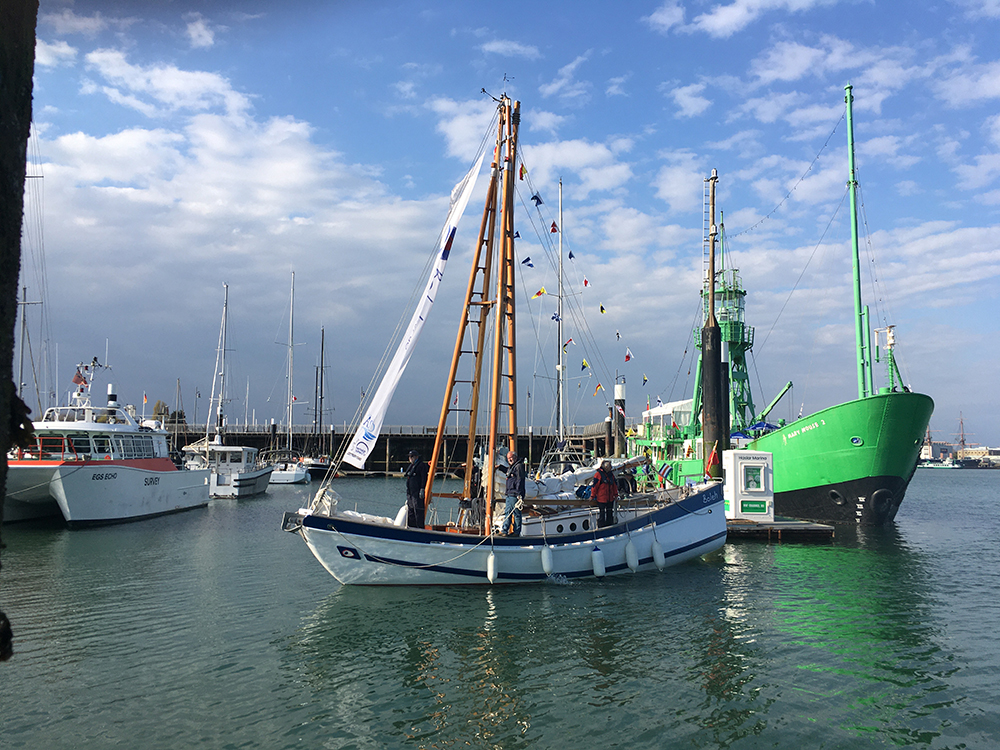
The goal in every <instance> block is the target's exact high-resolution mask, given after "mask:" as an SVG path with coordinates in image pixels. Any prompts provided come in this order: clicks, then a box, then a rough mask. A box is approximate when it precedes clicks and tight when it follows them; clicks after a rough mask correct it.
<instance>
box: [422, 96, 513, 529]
mask: <svg viewBox="0 0 1000 750" xmlns="http://www.w3.org/2000/svg"><path fill="white" fill-rule="evenodd" d="M510 120H511V115H510V100H509V99H507V98H506V97H504V98H503V99H502V100H501V102H500V106H499V122H498V126H497V145H496V149H495V150H494V158H493V162H492V164H491V170H490V183H489V187H488V189H487V193H486V204H485V207H484V209H483V219H482V222H481V224H480V227H479V237H478V239H477V241H476V247H475V251H474V257H473V262H472V270H471V272H470V274H469V284H468V287H467V289H466V294H465V304H464V305H463V309H462V317H461V320H460V322H459V328H458V334H457V336H456V339H455V350H454V353H453V355H452V361H451V368H450V370H449V374H448V384H447V386H446V388H445V394H444V402H443V404H442V406H441V415H440V417H439V419H438V427H437V433H436V436H435V439H434V450H433V453H432V454H431V457H430V460H429V462H428V463H429V471H428V475H427V485H426V488H425V492H424V497H425V500H424V503H425V508H426V507H429V505H430V503H431V500H432V498H433V496H434V494H435V493H434V492H433V483H434V477H435V474H436V472H437V464H438V459H439V457H440V456H441V448H442V446H443V444H444V439H445V426H446V424H447V421H448V415H449V414H450V413H451V412H452V411H457V410H458V409H457V407H453V406H452V403H453V396H454V391H455V386H456V384H458V383H467V384H468V385H469V386H470V394H469V406H468V408H467V409H461V411H468V412H469V425H468V431H467V434H466V437H467V442H466V457H465V467H466V471H465V485H464V488H463V492H462V495H461V496H462V497H464V498H467V499H472V500H474V499H475V497H476V495H477V494H478V493H477V492H476V488H474V487H473V479H474V478H473V467H474V460H475V454H476V431H477V423H478V414H479V404H480V400H481V395H482V375H483V363H484V361H485V359H486V332H487V328H488V324H489V320H490V311H491V309H492V308H493V307H499V306H498V305H497V304H496V300H495V299H491V297H490V291H491V289H492V286H493V284H492V273H493V264H494V260H493V255H494V250H495V248H496V234H497V225H498V223H500V224H502V225H503V226H504V227H505V228H506V227H508V226H511V227H512V226H513V218H512V217H513V184H512V183H509V181H508V180H507V175H506V172H511V171H512V167H510V164H511V163H512V156H511V154H510V151H509V148H510V143H511V139H510V130H511V123H510ZM514 130H515V133H516V127H515V129H514ZM514 148H515V149H516V140H515V145H514ZM515 153H516V151H515ZM501 178H504V186H503V188H501V186H500V179H501ZM501 193H502V194H503V195H504V196H505V201H507V202H509V204H510V210H508V211H505V212H503V213H505V215H506V216H508V217H509V218H507V219H501V220H500V221H499V222H498V208H500V206H499V196H500V195H501ZM507 196H509V197H507ZM505 205H506V204H505ZM511 234H512V233H511ZM501 245H502V246H503V249H504V252H505V254H507V255H510V257H511V259H512V258H513V255H512V253H513V237H512V236H511V237H510V239H509V241H507V242H501ZM503 267H504V263H503V262H501V263H500V268H501V272H500V273H501V275H503V270H502V269H503ZM510 268H512V266H510ZM510 278H511V281H509V282H508V285H509V286H511V288H512V274H510ZM511 305H513V300H511ZM512 323H513V320H511V324H512ZM470 326H473V327H474V328H473V329H472V330H471V332H470ZM467 336H469V337H470V338H471V339H472V340H471V342H470V345H471V349H465V348H463V347H464V346H466V337H467ZM508 338H509V336H508ZM463 354H472V355H474V358H475V360H474V362H473V365H472V372H471V374H470V380H468V381H464V380H458V369H459V361H460V359H461V358H462V355H463ZM491 432H492V430H491ZM492 442H493V441H491V445H492ZM489 462H490V469H489V472H487V471H486V467H484V471H483V473H482V482H483V483H484V484H483V486H484V488H485V489H486V492H487V507H489V501H490V498H491V496H492V481H490V477H491V475H492V459H489ZM437 494H438V495H439V496H445V497H453V496H456V494H457V493H441V492H439V493H437ZM488 518H489V516H487V520H486V522H485V524H484V526H485V527H486V528H488V527H489V520H488ZM484 531H485V529H484Z"/></svg>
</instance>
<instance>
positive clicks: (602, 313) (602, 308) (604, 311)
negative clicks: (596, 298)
mask: <svg viewBox="0 0 1000 750" xmlns="http://www.w3.org/2000/svg"><path fill="white" fill-rule="evenodd" d="M606 312H607V310H605V309H604V305H601V315H604V313H606Z"/></svg>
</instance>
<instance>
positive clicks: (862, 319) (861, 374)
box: [844, 84, 874, 398]
mask: <svg viewBox="0 0 1000 750" xmlns="http://www.w3.org/2000/svg"><path fill="white" fill-rule="evenodd" d="M853 89H854V87H853V86H852V85H851V84H847V85H846V86H845V87H844V90H845V91H847V95H846V96H845V97H844V99H845V101H846V102H847V146H848V148H847V160H848V170H849V176H848V179H847V187H848V190H849V191H850V197H851V257H852V264H853V272H854V340H855V350H856V351H857V357H858V398H865V397H866V396H868V395H870V394H871V393H872V391H873V390H874V388H873V383H872V374H871V360H870V355H869V351H870V348H871V344H870V342H869V341H867V336H866V334H867V331H868V325H867V319H868V310H867V309H866V308H863V307H862V304H861V255H860V253H859V251H858V180H857V173H856V172H855V169H854V117H853V108H852V106H851V105H852V103H853V102H854V96H853V94H852V93H851V92H852V90H853Z"/></svg>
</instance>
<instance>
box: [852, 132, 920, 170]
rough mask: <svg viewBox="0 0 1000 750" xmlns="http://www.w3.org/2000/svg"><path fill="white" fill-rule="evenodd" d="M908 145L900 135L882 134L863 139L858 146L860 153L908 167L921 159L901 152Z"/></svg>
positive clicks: (896, 165)
mask: <svg viewBox="0 0 1000 750" xmlns="http://www.w3.org/2000/svg"><path fill="white" fill-rule="evenodd" d="M907 145H908V144H907V143H906V142H904V139H902V138H900V137H899V136H896V135H882V136H876V137H875V138H869V139H867V140H864V141H861V142H859V143H858V144H857V147H856V148H857V153H858V154H859V155H865V156H873V157H874V156H878V157H883V158H885V159H887V160H889V161H890V162H891V163H892V164H893V166H895V167H900V168H907V167H912V166H913V165H914V164H916V163H917V162H919V161H920V158H919V157H917V156H913V155H910V154H903V153H900V149H902V148H905V147H906V146H907Z"/></svg>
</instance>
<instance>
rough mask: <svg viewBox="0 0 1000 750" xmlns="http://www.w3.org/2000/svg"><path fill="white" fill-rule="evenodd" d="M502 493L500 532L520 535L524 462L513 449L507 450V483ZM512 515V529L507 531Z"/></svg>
mask: <svg viewBox="0 0 1000 750" xmlns="http://www.w3.org/2000/svg"><path fill="white" fill-rule="evenodd" d="M504 494H505V495H506V496H507V502H506V503H505V504H504V508H503V526H502V527H501V528H500V533H502V534H509V535H510V536H521V508H523V507H524V464H523V463H522V462H521V460H520V459H519V458H518V457H517V454H516V453H515V452H514V451H507V485H506V489H505V492H504ZM512 517H513V522H514V530H513V531H512V532H511V531H509V529H510V525H511V519H512Z"/></svg>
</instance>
